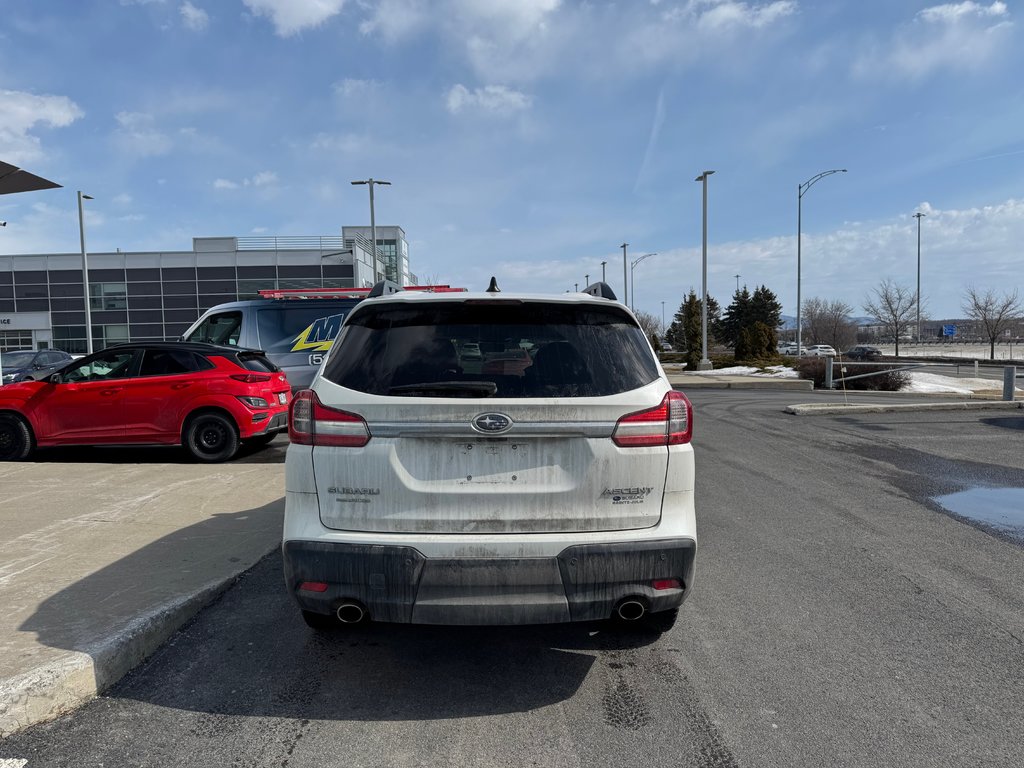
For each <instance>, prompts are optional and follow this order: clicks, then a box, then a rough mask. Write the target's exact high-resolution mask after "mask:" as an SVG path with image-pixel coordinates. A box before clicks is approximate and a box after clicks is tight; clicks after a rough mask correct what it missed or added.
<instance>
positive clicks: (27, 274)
mask: <svg viewBox="0 0 1024 768" xmlns="http://www.w3.org/2000/svg"><path fill="white" fill-rule="evenodd" d="M46 282H47V280H46V271H45V270H36V269H32V270H28V269H26V270H16V271H15V273H14V283H15V285H28V284H30V283H42V284H43V285H46Z"/></svg>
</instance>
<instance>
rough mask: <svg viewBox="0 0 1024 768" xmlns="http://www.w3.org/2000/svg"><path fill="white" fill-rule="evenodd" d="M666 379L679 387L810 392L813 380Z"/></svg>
mask: <svg viewBox="0 0 1024 768" xmlns="http://www.w3.org/2000/svg"><path fill="white" fill-rule="evenodd" d="M668 381H669V383H670V384H671V385H672V386H673V387H678V388H679V389H784V390H791V391H800V392H810V391H813V390H814V382H813V381H811V380H810V379H779V378H773V377H771V376H747V377H742V378H741V377H729V376H693V375H691V376H673V375H672V374H668Z"/></svg>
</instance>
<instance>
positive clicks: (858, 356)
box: [843, 344, 882, 360]
mask: <svg viewBox="0 0 1024 768" xmlns="http://www.w3.org/2000/svg"><path fill="white" fill-rule="evenodd" d="M881 356H882V350H880V349H879V348H878V347H869V346H866V345H863V344H862V345H860V346H857V347H853V348H852V349H850V350H848V351H846V352H844V353H843V357H845V358H846V359H847V360H878V359H879V358H880V357H881Z"/></svg>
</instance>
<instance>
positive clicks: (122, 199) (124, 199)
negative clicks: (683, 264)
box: [112, 192, 133, 205]
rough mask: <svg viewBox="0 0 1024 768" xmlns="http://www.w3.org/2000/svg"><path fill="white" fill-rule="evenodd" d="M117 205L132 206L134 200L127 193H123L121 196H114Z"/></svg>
mask: <svg viewBox="0 0 1024 768" xmlns="http://www.w3.org/2000/svg"><path fill="white" fill-rule="evenodd" d="M112 199H113V201H114V202H115V203H116V204H117V205H131V204H132V202H133V198H132V196H131V195H129V194H128V193H127V192H122V193H121V194H119V195H114V197H113V198H112Z"/></svg>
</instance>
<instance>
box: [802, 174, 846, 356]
mask: <svg viewBox="0 0 1024 768" xmlns="http://www.w3.org/2000/svg"><path fill="white" fill-rule="evenodd" d="M833 173H846V169H845V168H833V169H832V170H830V171H822V172H821V173H818V174H815V175H814V176H811V178H809V179H808V180H807V181H805V182H804V183H803V184H799V185H797V189H796V353H797V355H799V354H800V349H801V347H802V344H803V323H802V322H801V319H800V240H801V227H802V221H801V219H802V217H803V207H802V206H803V199H804V195H805V194H806V193H807V190H808V189H810V188H811V187H813V186H814V185H815V184H816V183H817V182H818V181H820V180H821V179H823V178H825V177H826V176H831V175H832V174H833Z"/></svg>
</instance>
